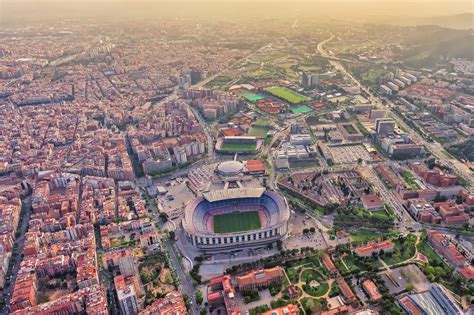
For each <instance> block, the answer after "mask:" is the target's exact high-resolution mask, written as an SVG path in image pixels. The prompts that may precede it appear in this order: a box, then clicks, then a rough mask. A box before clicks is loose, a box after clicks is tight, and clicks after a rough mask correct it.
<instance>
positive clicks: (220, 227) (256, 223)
mask: <svg viewBox="0 0 474 315" xmlns="http://www.w3.org/2000/svg"><path fill="white" fill-rule="evenodd" d="M261 227H262V222H260V215H259V213H258V211H246V212H232V213H224V214H218V215H215V216H214V233H236V232H245V231H252V230H258V229H260V228H261Z"/></svg>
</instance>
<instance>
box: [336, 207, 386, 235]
mask: <svg viewBox="0 0 474 315" xmlns="http://www.w3.org/2000/svg"><path fill="white" fill-rule="evenodd" d="M393 219H394V216H393V215H390V214H388V213H387V212H386V211H376V212H372V211H367V210H365V209H364V208H363V207H340V208H338V211H337V214H336V215H335V217H334V227H335V228H336V229H345V230H352V229H354V230H355V229H361V228H362V229H366V230H379V231H383V230H385V231H388V230H391V229H392V228H393Z"/></svg>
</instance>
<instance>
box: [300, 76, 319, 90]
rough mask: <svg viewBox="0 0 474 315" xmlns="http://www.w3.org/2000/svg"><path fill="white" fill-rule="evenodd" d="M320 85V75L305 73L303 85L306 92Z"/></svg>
mask: <svg viewBox="0 0 474 315" xmlns="http://www.w3.org/2000/svg"><path fill="white" fill-rule="evenodd" d="M318 83H319V75H318V74H317V73H309V72H303V75H302V78H301V84H302V85H303V88H304V89H305V90H311V89H312V88H314V87H315V86H316V85H317V84H318Z"/></svg>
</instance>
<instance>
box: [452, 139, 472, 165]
mask: <svg viewBox="0 0 474 315" xmlns="http://www.w3.org/2000/svg"><path fill="white" fill-rule="evenodd" d="M448 151H449V153H451V154H452V155H454V156H455V157H457V158H458V159H460V160H468V161H470V162H474V139H469V140H467V141H466V142H463V143H459V144H456V145H453V146H451V147H450V148H449V149H448Z"/></svg>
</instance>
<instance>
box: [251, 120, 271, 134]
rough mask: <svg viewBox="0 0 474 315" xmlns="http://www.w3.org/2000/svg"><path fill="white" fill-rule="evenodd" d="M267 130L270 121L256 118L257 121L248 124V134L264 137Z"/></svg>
mask: <svg viewBox="0 0 474 315" xmlns="http://www.w3.org/2000/svg"><path fill="white" fill-rule="evenodd" d="M269 130H270V123H269V122H268V121H266V120H263V119H257V121H256V122H255V123H253V124H252V126H250V130H249V132H248V135H249V136H252V137H257V138H266V137H267V133H268V131H269Z"/></svg>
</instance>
